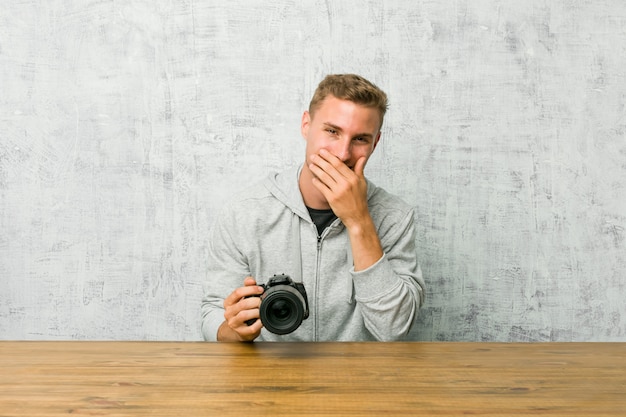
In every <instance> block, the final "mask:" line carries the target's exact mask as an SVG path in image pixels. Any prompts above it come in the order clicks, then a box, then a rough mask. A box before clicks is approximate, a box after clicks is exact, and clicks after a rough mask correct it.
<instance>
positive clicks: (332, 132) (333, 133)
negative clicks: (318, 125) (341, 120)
mask: <svg viewBox="0 0 626 417" xmlns="http://www.w3.org/2000/svg"><path fill="white" fill-rule="evenodd" d="M326 131H327V132H328V133H330V134H331V135H336V134H337V131H336V130H335V129H326Z"/></svg>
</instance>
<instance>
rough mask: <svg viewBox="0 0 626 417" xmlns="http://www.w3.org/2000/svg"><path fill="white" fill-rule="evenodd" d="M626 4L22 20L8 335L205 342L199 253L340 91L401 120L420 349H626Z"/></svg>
mask: <svg viewBox="0 0 626 417" xmlns="http://www.w3.org/2000/svg"><path fill="white" fill-rule="evenodd" d="M625 68H626V4H625V3H624V2H622V1H620V0H613V1H610V0H593V1H591V0H581V1H576V2H566V1H556V2H545V1H539V0H531V1H527V2H512V1H499V0H482V1H471V2H470V1H451V2H415V1H413V0H396V1H390V2H380V1H370V0H366V1H365V2H357V1H345V2H325V1H311V2H308V3H306V5H301V4H300V2H295V1H289V0H283V1H270V2H267V1H259V0H243V1H239V2H232V4H230V3H224V2H215V1H194V0H188V1H182V0H181V1H153V0H150V1H147V0H135V1H124V2H119V1H114V0H93V1H69V0H56V1H55V0H52V1H46V2H39V1H32V0H26V1H21V2H8V3H7V4H4V5H3V7H2V11H1V12H0V338H1V339H141V340H199V339H200V337H201V336H200V331H199V303H200V298H201V296H202V294H201V292H202V291H201V284H202V280H203V279H204V263H203V262H204V252H205V246H206V242H205V236H206V231H207V228H208V227H209V224H210V221H211V218H212V214H213V213H214V212H215V210H216V208H217V207H218V206H219V205H220V204H221V203H222V202H223V201H224V199H225V198H227V197H228V195H229V194H230V192H231V191H232V190H235V189H238V188H240V187H242V186H243V185H245V184H247V183H249V182H250V181H253V180H256V179H259V178H260V177H262V176H264V175H265V174H267V173H268V172H269V171H271V170H275V169H280V168H281V167H282V166H284V165H292V164H295V163H299V162H300V161H301V160H302V158H303V149H304V148H303V140H302V139H301V138H300V134H299V123H300V116H301V113H302V111H303V110H304V109H305V107H306V105H307V104H308V100H309V98H310V96H311V94H312V92H313V89H314V88H315V86H316V85H317V83H318V82H319V80H320V79H321V78H322V77H323V76H324V75H325V74H327V73H330V72H357V73H360V74H362V75H364V76H366V77H368V78H370V79H371V80H372V81H374V82H376V83H377V84H379V85H380V86H381V87H382V88H383V89H385V90H386V91H387V93H388V94H389V96H390V99H391V108H390V111H389V113H388V116H387V119H386V126H385V128H384V131H383V142H382V143H381V145H380V146H379V148H378V149H377V151H376V153H375V155H374V157H373V158H372V159H371V162H370V165H369V166H368V171H367V172H368V175H369V177H370V178H371V179H372V180H373V181H374V182H376V183H377V184H379V185H382V186H385V187H386V188H387V189H389V190H390V191H392V192H394V193H396V194H400V195H402V196H403V197H404V199H405V200H406V201H407V202H409V203H410V204H412V205H414V206H415V208H416V211H417V214H418V216H419V223H418V232H419V235H418V237H417V243H418V248H419V250H420V259H421V263H422V267H423V270H424V273H425V276H426V279H427V283H428V299H427V304H426V306H425V307H424V309H423V310H422V312H421V317H420V319H419V322H418V323H417V325H416V328H415V331H414V334H413V336H414V337H415V338H416V339H418V340H472V341H483V340H496V341H548V340H558V341H571V340H577V341H589V340H594V341H613V340H621V341H626V303H625V302H624V299H625V298H626V197H625V193H626V117H625V114H626V112H625V105H626V75H625V71H626V70H625Z"/></svg>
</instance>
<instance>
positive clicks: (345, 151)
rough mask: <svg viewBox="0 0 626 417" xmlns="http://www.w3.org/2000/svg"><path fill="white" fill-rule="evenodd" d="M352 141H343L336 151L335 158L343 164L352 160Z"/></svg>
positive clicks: (338, 144)
mask: <svg viewBox="0 0 626 417" xmlns="http://www.w3.org/2000/svg"><path fill="white" fill-rule="evenodd" d="M351 146H352V141H351V140H341V141H339V143H337V147H336V149H335V156H336V157H337V158H339V159H340V160H341V162H346V161H347V160H349V159H350V152H351Z"/></svg>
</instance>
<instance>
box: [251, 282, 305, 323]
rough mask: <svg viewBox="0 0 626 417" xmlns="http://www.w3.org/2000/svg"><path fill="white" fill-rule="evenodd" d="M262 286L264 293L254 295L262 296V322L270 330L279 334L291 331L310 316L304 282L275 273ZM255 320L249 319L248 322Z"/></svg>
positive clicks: (260, 308)
mask: <svg viewBox="0 0 626 417" xmlns="http://www.w3.org/2000/svg"><path fill="white" fill-rule="evenodd" d="M260 286H261V287H263V289H264V291H263V294H261V295H255V296H253V297H260V298H261V305H260V307H259V310H260V317H261V322H262V323H263V326H264V327H265V328H266V329H267V330H268V331H270V332H272V333H274V334H279V335H283V334H288V333H291V332H293V331H295V330H296V329H297V328H298V327H300V324H301V323H302V320H305V319H306V318H308V317H309V300H308V298H307V296H306V290H305V289H304V284H302V283H300V282H294V281H293V280H292V279H291V278H290V277H289V276H287V275H283V274H281V275H274V276H273V277H271V278H270V279H269V280H268V281H267V283H265V284H261V285H260ZM255 321H256V319H252V320H248V321H247V322H246V324H248V325H250V324H252V323H254V322H255Z"/></svg>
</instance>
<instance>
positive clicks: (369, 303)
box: [202, 166, 424, 341]
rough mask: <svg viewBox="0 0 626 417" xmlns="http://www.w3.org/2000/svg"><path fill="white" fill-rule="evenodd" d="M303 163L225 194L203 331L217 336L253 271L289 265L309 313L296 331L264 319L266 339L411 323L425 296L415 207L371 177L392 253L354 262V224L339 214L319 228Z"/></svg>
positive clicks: (343, 337)
mask: <svg viewBox="0 0 626 417" xmlns="http://www.w3.org/2000/svg"><path fill="white" fill-rule="evenodd" d="M301 168H302V167H301V166H300V167H294V168H291V169H289V170H287V171H284V172H282V173H278V174H272V175H270V176H269V177H268V178H266V179H265V180H264V181H262V182H260V183H259V184H256V185H254V186H251V187H249V188H248V189H246V190H244V191H243V192H241V193H239V194H238V195H237V196H235V198H234V199H232V200H231V201H230V202H229V203H228V204H226V205H225V206H224V207H223V208H222V210H221V211H220V213H219V214H218V216H217V218H215V219H214V222H213V227H212V228H211V231H210V234H209V246H208V269H207V277H206V284H205V296H204V298H203V301H202V333H203V335H204V338H205V339H206V340H209V341H215V340H216V338H217V330H218V328H219V326H220V325H221V324H222V323H223V322H224V308H223V303H224V299H225V298H226V297H227V296H228V295H229V294H230V293H232V291H233V290H235V289H236V288H238V287H241V286H242V285H243V280H244V278H245V277H247V276H253V277H254V278H255V279H256V281H257V284H263V283H266V282H267V280H268V279H269V278H271V277H272V276H273V275H278V274H285V275H289V276H290V277H291V278H292V279H294V281H299V282H302V283H303V284H304V287H305V289H306V292H307V295H308V300H309V311H310V315H309V318H308V319H305V320H304V321H303V322H302V324H301V325H300V327H299V328H298V329H297V330H295V331H294V332H293V333H290V334H286V335H276V334H273V333H270V332H269V331H267V330H266V329H265V328H263V329H262V331H261V334H260V336H259V337H258V338H257V339H256V340H258V341H370V340H380V341H390V340H400V339H403V338H404V337H405V336H406V335H407V334H408V332H409V330H410V328H411V326H412V324H413V323H414V321H415V318H416V317H417V313H418V310H419V308H420V306H421V305H422V303H423V301H424V280H423V278H422V274H421V270H420V267H419V264H418V261H417V254H416V250H415V229H414V224H413V218H414V214H413V210H412V208H411V207H410V206H408V205H407V204H406V203H404V202H403V201H401V200H400V199H399V198H397V197H396V196H393V195H391V194H389V193H388V192H386V191H385V190H383V189H382V188H379V187H376V186H375V185H374V184H373V183H371V182H370V181H368V191H367V199H368V206H369V210H370V215H371V216H372V219H373V221H374V224H375V225H376V228H377V230H378V235H379V238H380V241H381V244H382V247H383V251H384V255H383V257H382V258H381V259H380V260H378V262H376V263H375V264H374V265H372V266H371V267H369V268H368V269H366V270H362V271H358V272H355V271H354V266H353V263H352V251H351V248H350V240H349V237H348V233H347V230H346V229H345V227H344V226H343V224H342V223H341V220H340V219H336V220H335V221H334V222H333V223H332V224H331V226H330V227H328V228H326V230H324V232H323V233H322V235H321V236H318V233H317V229H316V227H315V225H314V224H313V221H312V220H311V217H310V216H309V212H308V211H307V208H306V207H305V205H304V202H303V200H302V195H301V194H300V188H299V186H298V178H299V175H300V171H301Z"/></svg>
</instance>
